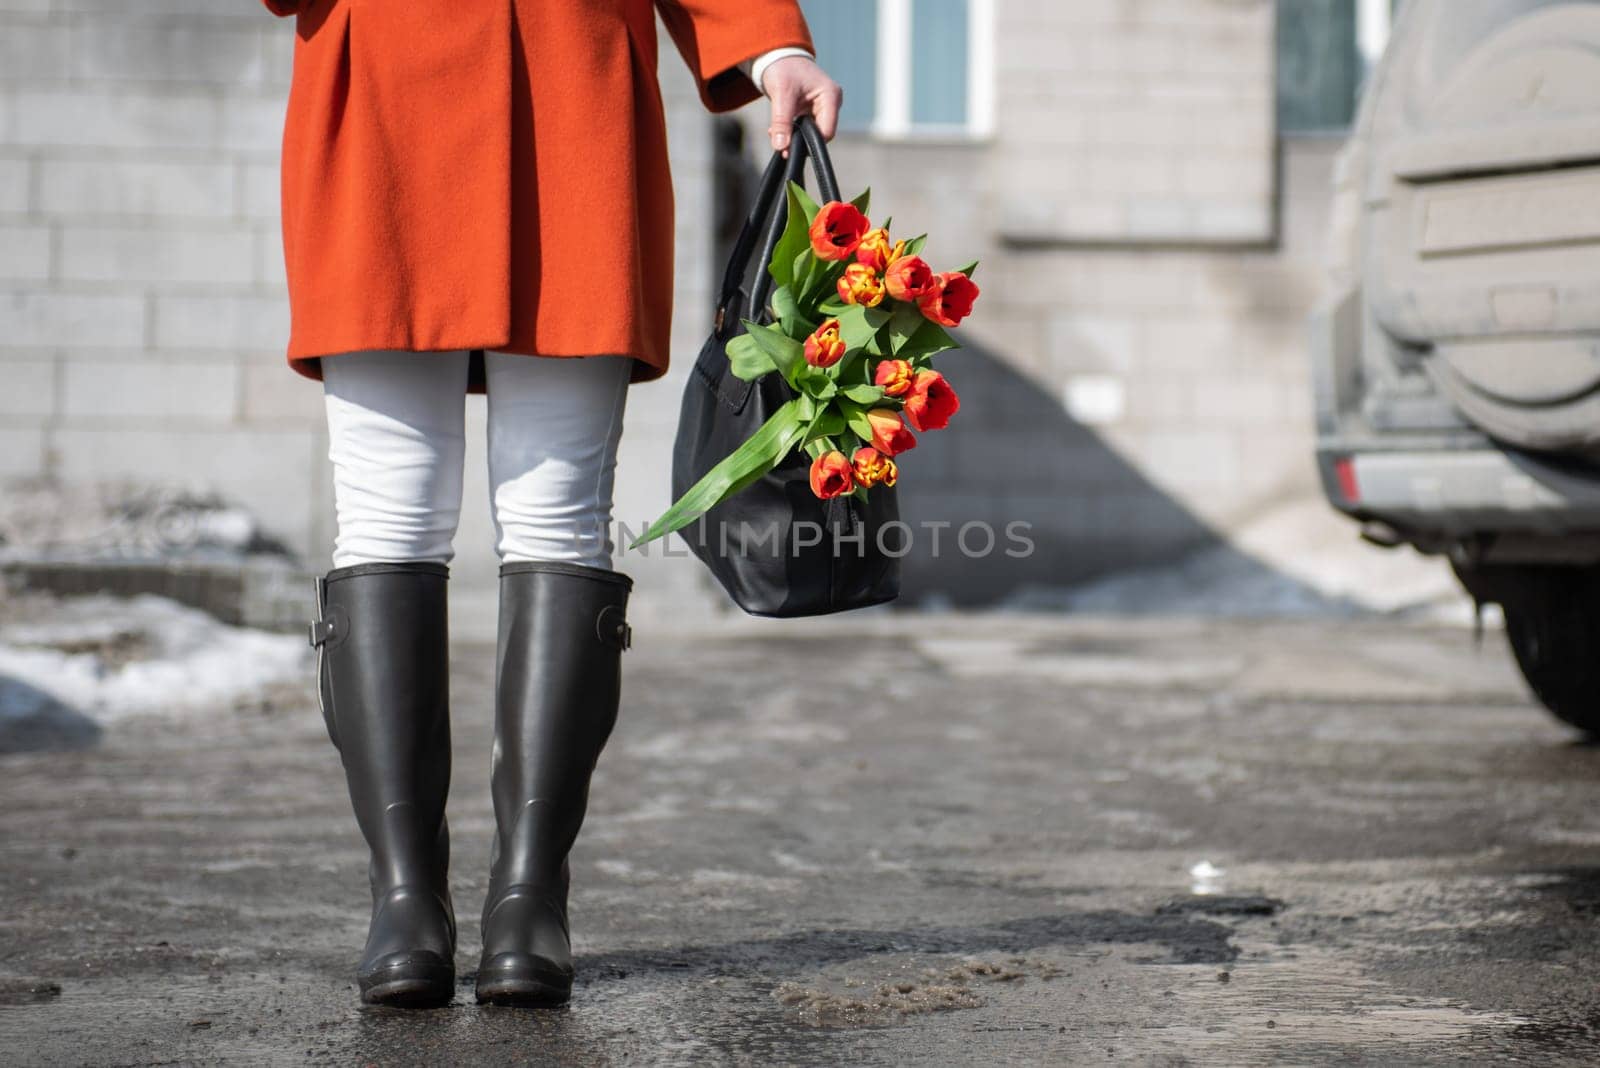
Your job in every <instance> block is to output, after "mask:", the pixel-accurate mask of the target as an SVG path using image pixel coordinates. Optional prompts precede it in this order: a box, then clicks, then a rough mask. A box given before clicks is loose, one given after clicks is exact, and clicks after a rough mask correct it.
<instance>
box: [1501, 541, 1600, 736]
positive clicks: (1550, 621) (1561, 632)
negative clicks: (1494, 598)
mask: <svg viewBox="0 0 1600 1068" xmlns="http://www.w3.org/2000/svg"><path fill="white" fill-rule="evenodd" d="M1518 585H1519V586H1521V589H1520V590H1519V591H1518V595H1517V596H1515V597H1507V598H1506V599H1505V601H1504V602H1503V603H1502V605H1501V607H1503V608H1504V609H1505V616H1506V638H1507V639H1508V640H1509V641H1510V643H1511V652H1512V654H1513V655H1514V656H1515V657H1516V658H1517V666H1518V667H1519V668H1521V669H1522V677H1523V678H1525V679H1527V680H1528V685H1529V686H1530V687H1532V688H1533V692H1534V695H1535V696H1536V697H1538V698H1539V700H1540V701H1542V702H1543V703H1544V706H1545V707H1546V708H1548V709H1549V710H1550V711H1551V712H1553V713H1555V715H1556V718H1557V719H1560V720H1563V721H1564V722H1566V723H1570V724H1571V725H1572V726H1574V727H1577V728H1578V729H1579V730H1581V731H1583V732H1585V733H1587V734H1600V581H1597V578H1596V574H1595V572H1593V571H1590V570H1587V569H1579V568H1566V567H1550V568H1528V569H1527V571H1526V575H1525V577H1524V580H1523V582H1519V583H1518Z"/></svg>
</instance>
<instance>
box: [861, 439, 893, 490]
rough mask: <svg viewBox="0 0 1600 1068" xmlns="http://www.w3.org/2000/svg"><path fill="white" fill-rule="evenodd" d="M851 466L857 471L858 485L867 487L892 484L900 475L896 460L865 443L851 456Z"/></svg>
mask: <svg viewBox="0 0 1600 1068" xmlns="http://www.w3.org/2000/svg"><path fill="white" fill-rule="evenodd" d="M850 466H851V467H852V468H853V469H854V471H855V478H856V485H858V486H862V487H864V488H866V489H871V488H872V487H873V486H876V485H878V484H879V483H882V484H883V485H885V486H892V485H894V484H895V481H896V480H897V479H898V478H899V477H900V471H899V468H898V467H897V466H896V465H895V462H894V461H893V460H891V459H889V457H887V456H885V455H884V454H883V453H881V452H879V451H878V450H877V449H874V448H873V447H872V446H871V445H863V446H862V447H861V448H859V449H857V450H856V451H855V455H854V456H852V457H851V458H850Z"/></svg>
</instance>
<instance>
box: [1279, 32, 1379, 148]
mask: <svg viewBox="0 0 1600 1068" xmlns="http://www.w3.org/2000/svg"><path fill="white" fill-rule="evenodd" d="M1401 2H1402V0H1278V129H1279V130H1280V131H1282V132H1283V133H1290V134H1293V133H1321V132H1343V131H1344V130H1346V129H1347V128H1348V127H1349V126H1350V121H1351V119H1353V118H1354V117H1355V113H1356V101H1357V99H1358V98H1359V96H1360V94H1361V86H1362V84H1363V83H1364V82H1365V80H1366V76H1367V72H1368V71H1370V70H1371V69H1372V66H1373V64H1375V63H1377V61H1378V59H1379V57H1381V56H1382V55H1383V49H1384V47H1385V46H1386V45H1387V44H1388V43H1389V27H1390V24H1391V22H1392V21H1393V18H1394V12H1395V11H1396V10H1397V9H1398V8H1399V6H1400V3H1401Z"/></svg>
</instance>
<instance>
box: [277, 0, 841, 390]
mask: <svg viewBox="0 0 1600 1068" xmlns="http://www.w3.org/2000/svg"><path fill="white" fill-rule="evenodd" d="M263 3H265V4H266V6H267V7H268V8H270V9H271V10H272V11H273V12H275V13H276V14H279V15H297V16H298V35H297V39H296V41H295V54H294V80H293V84H292V86H291V88H290V92H289V107H288V114H287V117H286V118H285V121H284V131H283V175H282V177H283V189H282V195H283V248H284V259H285V263H286V267H287V269H288V279H289V306H290V319H291V330H290V338H289V351H288V360H289V365H290V366H291V367H293V368H294V369H295V370H296V371H298V372H299V373H300V374H303V375H305V376H306V377H308V378H313V379H318V380H320V379H321V378H322V368H321V364H320V361H319V360H318V357H321V356H327V355H333V354H337V353H342V352H350V351H354V350H359V349H410V350H442V349H473V350H482V349H488V350H491V351H496V352H516V353H526V354H530V355H532V354H537V355H542V356H588V355H599V354H627V355H631V356H633V357H634V358H635V359H636V361H638V362H636V363H635V365H634V372H633V379H634V380H635V381H648V380H650V379H654V378H658V377H660V376H661V375H662V374H663V373H665V371H666V369H667V361H668V336H669V331H670V326H671V317H672V292H673V289H672V263H673V259H672V242H673V193H672V177H671V173H670V171H669V170H668V164H667V137H666V124H665V117H664V111H663V108H662V102H661V93H660V89H659V87H658V84H657V81H656V50H657V42H656V24H655V14H656V9H657V8H659V9H660V11H661V17H662V19H663V21H664V22H665V23H666V25H667V28H668V30H669V31H670V33H671V35H672V38H673V40H674V42H675V43H676V45H677V48H678V51H679V52H680V53H681V54H682V55H683V58H684V60H685V62H687V63H688V65H689V69H690V71H691V72H692V73H693V75H694V78H695V81H696V83H697V84H698V86H699V90H700V98H701V100H702V102H703V103H704V104H705V106H706V107H707V108H708V109H709V110H711V111H714V112H720V111H729V110H731V109H733V108H737V107H740V106H741V105H743V104H746V103H749V102H750V101H752V100H755V99H757V98H758V97H759V96H760V93H759V91H758V90H757V89H756V87H755V86H754V85H753V84H752V83H751V82H750V80H749V79H748V78H746V77H745V76H744V74H743V73H741V72H740V71H739V70H738V69H737V65H738V64H739V63H741V62H742V61H744V60H746V59H750V58H753V57H755V56H757V55H760V54H761V53H763V52H766V51H768V50H769V49H773V48H779V47H783V46H786V45H798V46H801V47H804V48H807V49H811V47H812V43H811V37H810V34H809V32H808V30H807V27H806V23H805V19H804V17H803V16H802V15H801V13H800V9H799V5H798V3H797V2H796V0H654V2H653V3H652V0H263ZM469 390H470V391H471V392H474V393H481V392H483V391H484V383H483V371H482V360H481V358H477V357H475V358H474V359H473V361H472V374H471V381H470V385H469Z"/></svg>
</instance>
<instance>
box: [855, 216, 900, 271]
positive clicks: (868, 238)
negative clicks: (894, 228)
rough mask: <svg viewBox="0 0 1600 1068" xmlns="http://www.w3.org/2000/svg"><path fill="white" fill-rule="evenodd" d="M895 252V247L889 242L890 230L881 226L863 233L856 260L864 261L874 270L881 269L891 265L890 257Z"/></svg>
mask: <svg viewBox="0 0 1600 1068" xmlns="http://www.w3.org/2000/svg"><path fill="white" fill-rule="evenodd" d="M893 253H894V248H893V247H892V246H891V245H890V244H889V231H887V230H885V229H884V228H883V227H881V226H879V227H877V228H876V229H872V230H868V231H867V232H866V233H865V234H863V235H862V237H861V243H860V244H859V245H857V246H856V262H857V263H864V264H866V265H867V266H868V267H871V268H872V269H873V270H874V271H881V270H883V269H884V268H886V267H888V266H889V259H890V257H891V256H892V255H893Z"/></svg>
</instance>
